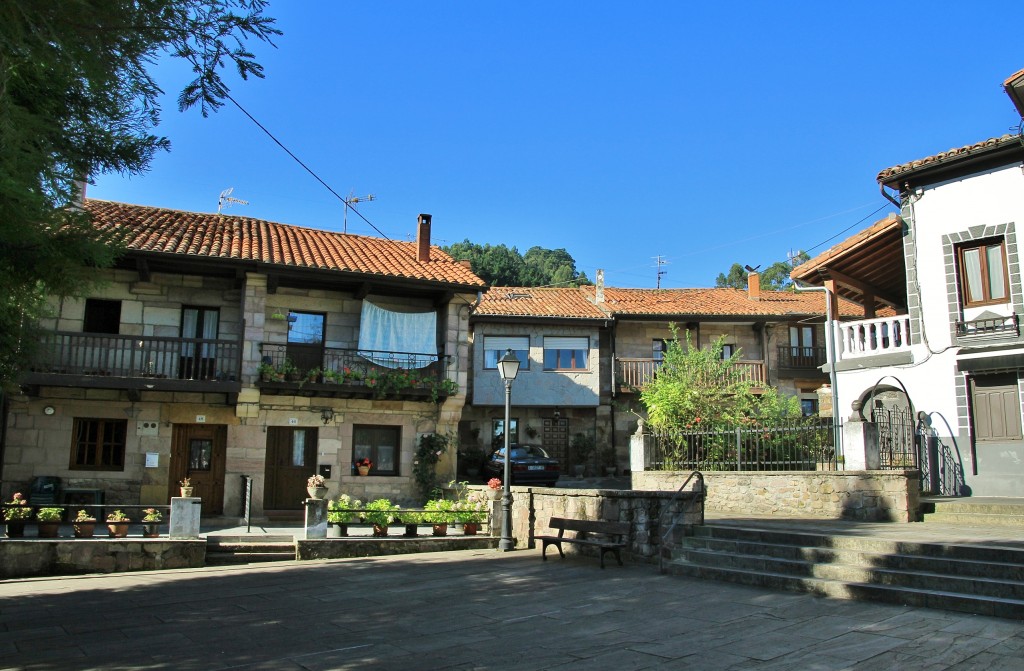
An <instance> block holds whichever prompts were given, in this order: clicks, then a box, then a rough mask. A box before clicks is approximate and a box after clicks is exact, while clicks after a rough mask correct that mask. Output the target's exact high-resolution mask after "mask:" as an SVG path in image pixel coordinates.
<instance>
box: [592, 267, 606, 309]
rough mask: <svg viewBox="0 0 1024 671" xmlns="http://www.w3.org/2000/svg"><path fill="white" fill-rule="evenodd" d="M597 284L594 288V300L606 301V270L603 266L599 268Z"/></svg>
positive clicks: (598, 301)
mask: <svg viewBox="0 0 1024 671" xmlns="http://www.w3.org/2000/svg"><path fill="white" fill-rule="evenodd" d="M596 277H597V284H596V289H594V301H595V302H597V303H604V270H602V269H601V268H598V269H597V276H596Z"/></svg>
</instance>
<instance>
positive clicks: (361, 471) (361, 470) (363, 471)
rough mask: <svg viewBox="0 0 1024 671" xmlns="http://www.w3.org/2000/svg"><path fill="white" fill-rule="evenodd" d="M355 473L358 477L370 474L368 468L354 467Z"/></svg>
mask: <svg viewBox="0 0 1024 671" xmlns="http://www.w3.org/2000/svg"><path fill="white" fill-rule="evenodd" d="M356 471H357V472H358V473H359V475H369V474H370V467H369V466H356Z"/></svg>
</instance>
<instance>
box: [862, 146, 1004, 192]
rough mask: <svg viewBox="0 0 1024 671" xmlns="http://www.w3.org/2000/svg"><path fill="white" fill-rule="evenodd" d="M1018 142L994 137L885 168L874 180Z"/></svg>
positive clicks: (883, 180) (888, 177)
mask: <svg viewBox="0 0 1024 671" xmlns="http://www.w3.org/2000/svg"><path fill="white" fill-rule="evenodd" d="M1019 142H1020V137H1019V136H1017V135H1003V136H1002V137H994V138H990V139H988V140H984V141H982V142H976V143H974V144H969V145H967V146H966V147H955V148H953V149H950V150H948V151H944V152H942V153H941V154H935V155H934V156H926V157H924V158H920V159H918V160H916V161H910V162H909V163H903V164H900V165H895V166H893V167H891V168H886V169H885V170H883V171H881V172H880V173H878V177H877V178H876V179H877V180H878V181H879V182H888V181H889V180H891V179H892V178H893V177H896V176H897V175H901V174H903V173H905V172H908V171H910V170H914V169H916V168H921V167H924V166H928V165H933V164H939V163H943V162H945V161H951V160H954V159H959V158H963V157H965V156H969V155H971V154H975V153H978V152H981V151H986V150H990V149H995V148H997V147H1002V146H1004V145H1007V144H1011V143H1019Z"/></svg>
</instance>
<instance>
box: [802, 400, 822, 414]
mask: <svg viewBox="0 0 1024 671" xmlns="http://www.w3.org/2000/svg"><path fill="white" fill-rule="evenodd" d="M800 413H801V414H802V415H803V416H804V417H817V415H818V399H816V398H801V399H800Z"/></svg>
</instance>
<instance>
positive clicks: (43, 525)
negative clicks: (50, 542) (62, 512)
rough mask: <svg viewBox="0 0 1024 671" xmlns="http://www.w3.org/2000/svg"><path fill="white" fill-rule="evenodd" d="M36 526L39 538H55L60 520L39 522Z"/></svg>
mask: <svg viewBox="0 0 1024 671" xmlns="http://www.w3.org/2000/svg"><path fill="white" fill-rule="evenodd" d="M38 528H39V537H40V538H56V537H57V536H58V532H59V531H60V522H40V523H39V524H38Z"/></svg>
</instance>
